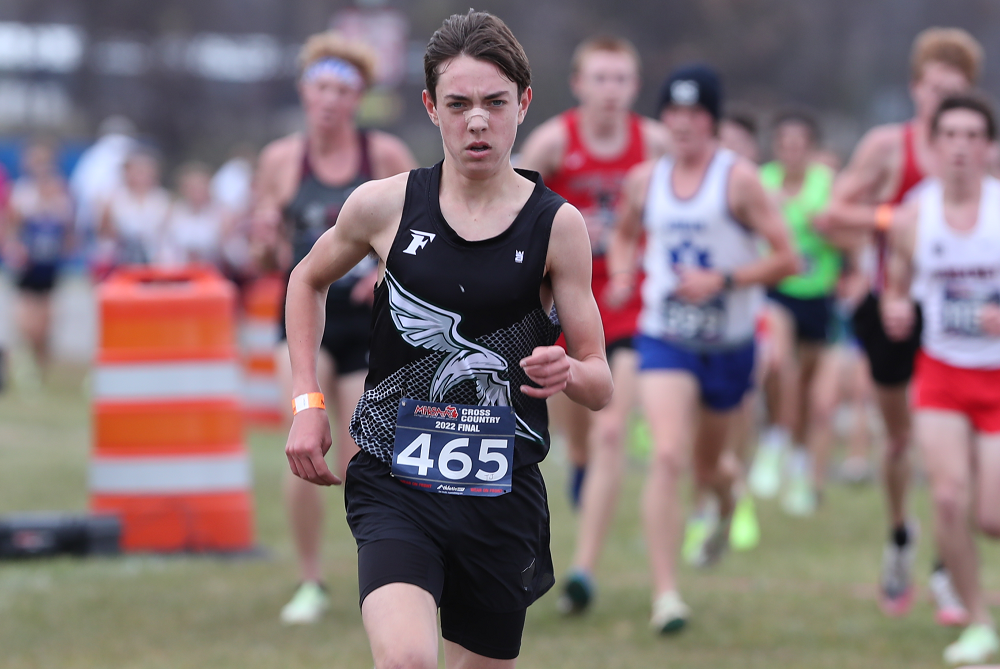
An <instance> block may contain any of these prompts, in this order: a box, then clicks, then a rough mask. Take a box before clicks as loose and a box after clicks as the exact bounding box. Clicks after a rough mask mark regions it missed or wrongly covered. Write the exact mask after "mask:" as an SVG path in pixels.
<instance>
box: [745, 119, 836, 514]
mask: <svg viewBox="0 0 1000 669" xmlns="http://www.w3.org/2000/svg"><path fill="white" fill-rule="evenodd" d="M772 134H773V153H774V157H775V160H773V161H771V162H769V163H767V164H765V165H764V166H762V167H761V170H760V178H761V181H762V182H763V183H764V187H765V188H767V189H768V191H769V192H771V193H772V196H773V197H774V198H775V201H776V202H778V203H779V204H780V206H781V208H782V213H783V214H784V217H785V222H786V223H787V225H788V230H789V233H791V235H792V239H793V242H794V245H795V249H796V251H797V252H798V254H799V257H800V258H801V259H802V265H803V267H802V271H801V272H800V273H799V274H797V275H795V276H791V277H788V278H787V279H785V280H784V281H782V282H781V283H779V284H778V285H777V286H775V287H774V288H773V289H772V290H770V291H769V292H768V297H769V298H770V304H769V305H768V313H769V320H768V327H769V331H768V335H769V336H770V338H771V342H772V345H773V346H775V347H777V348H778V352H777V357H778V358H779V363H778V369H777V374H776V378H775V381H776V384H775V385H776V388H775V390H776V392H775V393H774V394H775V395H776V399H777V400H778V401H777V402H776V404H777V412H776V415H773V416H772V418H773V419H775V425H774V426H773V427H771V428H770V429H768V430H766V431H765V439H763V440H762V441H761V445H760V448H759V449H758V451H757V456H756V458H755V459H754V466H753V467H752V468H751V470H750V476H749V477H748V482H749V483H750V488H751V490H753V491H754V493H755V494H757V495H758V496H760V497H773V496H774V495H776V494H777V493H778V489H779V487H780V484H781V465H782V463H783V460H784V457H785V455H786V453H785V450H786V448H785V447H786V446H787V444H788V441H789V439H792V440H793V444H794V450H792V452H791V453H790V454H789V458H788V465H789V466H788V474H789V476H788V480H787V486H786V488H785V493H784V496H783V498H782V505H783V506H784V508H785V511H786V512H788V513H790V514H792V515H796V516H807V515H810V514H812V513H813V512H814V511H815V509H816V504H817V499H818V495H819V494H820V491H821V490H822V485H823V481H824V479H825V463H826V457H827V451H829V447H830V445H831V440H832V438H833V434H832V430H833V411H834V403H835V401H836V397H835V396H834V395H833V394H832V393H830V392H822V391H823V390H826V388H827V387H829V386H830V384H829V383H828V382H827V381H828V379H829V378H830V377H831V375H835V374H836V373H837V370H836V359H835V358H834V357H833V356H831V355H830V352H831V350H830V341H829V340H830V338H829V335H828V328H829V325H830V320H831V318H832V309H833V292H834V290H835V289H836V286H837V279H838V277H839V276H840V265H841V262H840V252H839V251H837V249H835V248H833V247H832V246H831V245H830V244H829V242H827V241H826V240H825V239H824V238H823V237H821V236H820V235H819V234H818V233H817V232H816V230H815V229H814V228H813V219H814V218H815V217H816V215H817V214H819V213H820V212H822V211H823V210H825V209H826V207H827V205H828V204H829V199H830V187H831V185H832V183H833V171H832V170H830V168H828V167H827V166H825V165H821V164H820V163H818V162H816V161H815V159H814V155H815V152H816V149H817V148H818V146H819V125H818V123H817V122H816V119H815V118H814V117H813V116H812V115H811V114H809V113H808V112H805V111H799V110H788V111H785V112H782V113H781V114H779V115H778V117H777V118H776V119H775V122H774V127H773V133H772ZM821 381H822V382H821ZM810 455H812V457H813V458H815V462H814V463H813V464H814V466H812V467H810V458H809V456H810Z"/></svg>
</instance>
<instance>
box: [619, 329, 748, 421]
mask: <svg viewBox="0 0 1000 669" xmlns="http://www.w3.org/2000/svg"><path fill="white" fill-rule="evenodd" d="M635 350H636V351H638V353H639V371H640V372H650V371H655V370H683V371H685V372H689V373H691V374H692V375H693V376H694V378H695V379H696V380H697V381H698V386H699V387H700V388H701V401H702V403H703V404H704V405H705V406H707V407H708V408H709V409H712V410H713V411H729V410H730V409H733V408H735V407H736V406H737V405H739V403H740V402H741V401H742V400H743V396H744V395H746V393H747V391H748V390H750V388H752V387H753V363H754V357H755V345H754V343H753V342H750V343H749V344H746V345H744V346H741V347H739V348H736V349H732V350H728V351H717V352H712V351H706V352H702V351H692V350H690V349H686V348H681V347H680V346H677V345H676V344H671V343H669V342H666V341H663V340H662V339H656V338H654V337H648V336H646V335H636V337H635Z"/></svg>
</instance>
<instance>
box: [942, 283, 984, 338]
mask: <svg viewBox="0 0 1000 669" xmlns="http://www.w3.org/2000/svg"><path fill="white" fill-rule="evenodd" d="M996 301H997V298H996V296H994V297H992V298H983V297H981V296H978V295H976V294H974V293H973V292H972V291H969V290H963V289H961V288H957V287H954V286H949V287H946V288H945V290H944V300H942V301H941V321H942V329H943V330H944V332H945V333H947V334H950V335H954V336H958V337H982V336H983V331H982V328H981V327H980V325H979V312H980V309H982V307H983V306H984V305H986V304H988V303H991V302H993V303H995V302H996Z"/></svg>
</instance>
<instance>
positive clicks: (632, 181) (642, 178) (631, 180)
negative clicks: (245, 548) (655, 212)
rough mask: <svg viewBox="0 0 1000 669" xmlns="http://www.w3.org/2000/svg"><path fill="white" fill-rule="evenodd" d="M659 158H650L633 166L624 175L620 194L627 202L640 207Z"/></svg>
mask: <svg viewBox="0 0 1000 669" xmlns="http://www.w3.org/2000/svg"><path fill="white" fill-rule="evenodd" d="M660 160H661V158H659V157H658V158H651V159H649V160H644V161H642V162H641V163H637V164H635V165H633V166H632V167H631V168H630V169H629V171H628V172H626V173H625V180H624V181H623V182H622V192H623V193H624V195H625V197H627V198H628V199H629V201H630V202H631V203H632V204H633V205H636V206H641V205H642V202H643V201H644V200H645V199H646V191H647V190H649V181H650V179H651V178H652V176H653V170H654V169H656V164H657V163H659V162H660Z"/></svg>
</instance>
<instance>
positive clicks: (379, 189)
mask: <svg viewBox="0 0 1000 669" xmlns="http://www.w3.org/2000/svg"><path fill="white" fill-rule="evenodd" d="M409 178H410V173H409V172H401V173H399V174H394V175H393V176H391V177H386V178H384V179H372V180H371V181H366V182H365V183H363V184H361V185H360V186H358V187H357V188H356V189H354V192H353V193H351V195H350V197H349V198H347V202H346V203H345V204H344V207H345V208H346V207H348V206H350V207H351V208H352V209H354V211H355V213H357V214H361V215H363V216H364V217H365V218H370V219H372V220H376V219H380V218H383V217H391V216H393V215H395V217H396V218H398V217H399V214H400V212H402V211H403V202H404V201H405V199H406V184H407V181H409Z"/></svg>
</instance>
